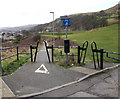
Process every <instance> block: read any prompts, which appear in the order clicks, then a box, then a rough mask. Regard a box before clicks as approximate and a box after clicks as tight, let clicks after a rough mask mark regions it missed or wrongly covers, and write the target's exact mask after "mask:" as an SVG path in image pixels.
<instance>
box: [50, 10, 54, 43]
mask: <svg viewBox="0 0 120 99" xmlns="http://www.w3.org/2000/svg"><path fill="white" fill-rule="evenodd" d="M50 13H52V14H53V36H54V30H55V29H54V12H50ZM52 42H53V45H54V39H53V38H52Z"/></svg>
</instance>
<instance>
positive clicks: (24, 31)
mask: <svg viewBox="0 0 120 99" xmlns="http://www.w3.org/2000/svg"><path fill="white" fill-rule="evenodd" d="M22 34H23V35H24V36H28V35H29V34H30V32H29V31H27V30H22Z"/></svg>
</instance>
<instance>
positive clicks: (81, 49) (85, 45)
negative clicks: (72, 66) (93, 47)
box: [78, 41, 88, 63]
mask: <svg viewBox="0 0 120 99" xmlns="http://www.w3.org/2000/svg"><path fill="white" fill-rule="evenodd" d="M87 48H88V41H85V42H84V43H83V45H82V47H80V46H78V63H84V62H85V58H86V52H87ZM83 54H84V55H83Z"/></svg>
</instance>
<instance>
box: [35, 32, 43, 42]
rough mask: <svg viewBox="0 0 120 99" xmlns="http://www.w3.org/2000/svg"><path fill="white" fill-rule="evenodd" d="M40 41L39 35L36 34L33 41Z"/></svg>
mask: <svg viewBox="0 0 120 99" xmlns="http://www.w3.org/2000/svg"><path fill="white" fill-rule="evenodd" d="M38 40H39V41H41V35H39V34H37V35H35V36H34V37H33V41H35V42H37V41H38Z"/></svg>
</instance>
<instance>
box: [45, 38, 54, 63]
mask: <svg viewBox="0 0 120 99" xmlns="http://www.w3.org/2000/svg"><path fill="white" fill-rule="evenodd" d="M43 42H44V44H45V48H46V52H47V56H48V60H49V63H50V62H51V61H50V55H49V51H48V49H52V62H54V58H53V50H54V49H53V45H52V46H47V42H46V41H45V40H44V41H43Z"/></svg>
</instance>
